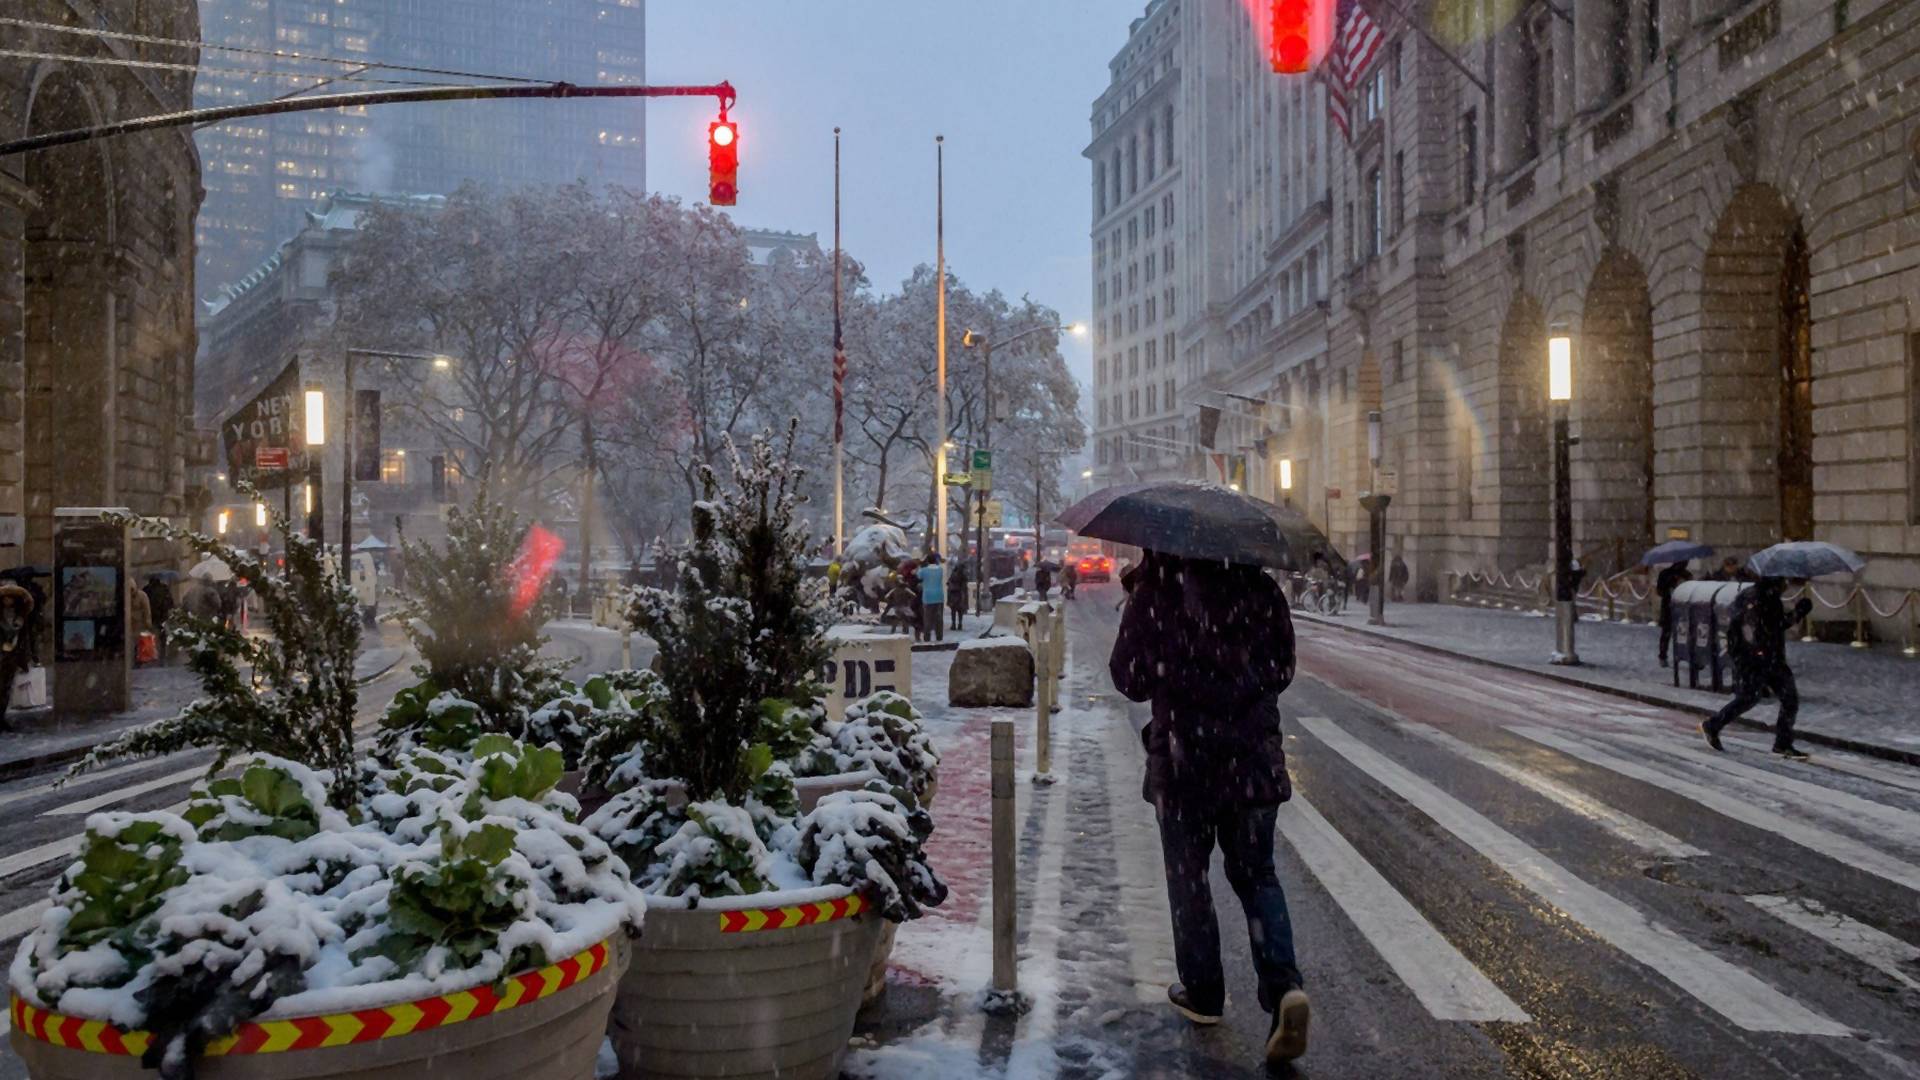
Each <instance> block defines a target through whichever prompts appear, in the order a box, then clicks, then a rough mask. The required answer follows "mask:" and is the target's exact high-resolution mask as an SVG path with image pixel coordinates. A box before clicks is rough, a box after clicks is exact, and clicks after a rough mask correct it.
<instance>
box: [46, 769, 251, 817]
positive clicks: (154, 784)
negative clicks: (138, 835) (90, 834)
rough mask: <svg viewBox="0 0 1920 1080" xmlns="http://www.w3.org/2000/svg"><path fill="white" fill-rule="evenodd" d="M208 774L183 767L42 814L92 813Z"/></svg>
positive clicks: (202, 770)
mask: <svg viewBox="0 0 1920 1080" xmlns="http://www.w3.org/2000/svg"><path fill="white" fill-rule="evenodd" d="M235 764H236V766H237V765H239V764H243V763H242V762H236V763H235ZM206 774H207V767H206V766H205V765H196V766H194V767H193V768H191V769H181V770H180V771H179V772H172V773H168V774H167V775H165V776H161V777H156V778H154V779H152V780H148V781H147V782H145V783H142V784H135V785H133V786H132V787H126V788H119V789H116V790H114V791H109V792H106V793H104V794H101V795H95V796H94V797H93V798H91V799H81V800H79V801H78V802H70V803H64V804H62V805H60V806H55V807H52V808H50V809H47V810H43V811H41V814H40V816H41V817H72V816H74V815H76V814H91V813H93V812H94V811H95V810H98V809H100V808H101V807H105V806H113V805H114V804H116V803H123V802H126V801H127V800H128V799H134V798H138V797H140V796H142V795H145V794H147V793H148V792H151V791H159V790H161V789H162V788H170V787H173V786H174V785H176V784H182V783H186V782H187V781H190V780H198V779H200V778H201V777H203V776H205V775H206Z"/></svg>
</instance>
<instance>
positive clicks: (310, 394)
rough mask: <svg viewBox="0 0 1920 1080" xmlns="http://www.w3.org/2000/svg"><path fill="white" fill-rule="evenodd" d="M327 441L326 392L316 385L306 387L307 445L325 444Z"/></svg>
mask: <svg viewBox="0 0 1920 1080" xmlns="http://www.w3.org/2000/svg"><path fill="white" fill-rule="evenodd" d="M326 443H327V392H326V391H325V390H321V389H319V388H318V387H308V388H307V445H308V446H325V445H326Z"/></svg>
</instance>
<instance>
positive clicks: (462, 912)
mask: <svg viewBox="0 0 1920 1080" xmlns="http://www.w3.org/2000/svg"><path fill="white" fill-rule="evenodd" d="M513 843H514V829H513V828H512V827H511V826H508V825H502V824H498V823H494V822H488V823H485V824H481V825H477V826H473V827H470V828H461V827H458V826H456V824H455V823H454V822H452V821H442V822H441V823H440V850H439V852H438V853H437V854H435V855H434V856H432V857H428V858H422V859H416V860H413V861H410V862H407V863H404V864H402V865H401V866H400V867H398V868H397V869H396V870H395V871H394V873H393V887H392V891H391V892H390V893H389V894H388V900H387V926H388V931H387V933H386V935H385V936H383V937H382V938H381V939H380V942H379V944H378V945H376V946H373V947H372V948H370V949H365V950H362V951H360V952H358V953H356V954H355V956H354V959H355V960H356V962H357V961H359V960H362V959H365V958H367V957H369V956H384V957H386V958H387V959H389V960H392V961H393V962H394V963H395V964H397V965H398V966H399V967H400V968H401V969H402V970H410V969H412V968H413V967H415V966H416V965H417V964H418V963H419V962H420V959H421V958H422V957H423V956H425V955H426V953H427V951H428V950H429V949H432V948H435V947H439V948H442V949H444V950H446V955H447V958H448V961H449V963H450V965H451V966H454V967H462V968H464V967H472V966H473V965H475V964H476V963H478V962H479V961H480V960H481V958H482V957H483V956H484V955H485V954H486V953H487V952H488V951H490V950H492V949H493V948H495V947H496V946H497V945H498V944H499V941H500V935H501V934H502V933H503V932H505V931H506V929H507V928H508V927H510V926H512V925H513V924H514V923H515V922H517V921H519V919H520V918H521V916H522V914H523V913H524V912H525V911H526V909H527V907H528V895H527V894H528V882H527V881H526V880H525V879H523V878H521V877H518V876H516V875H515V874H513V873H512V872H511V869H510V868H509V866H508V865H507V857H508V856H510V855H512V854H513ZM545 963H546V956H545V953H544V951H543V950H542V949H540V947H539V946H537V945H527V946H522V947H521V948H519V949H518V950H516V951H515V953H514V955H513V956H512V957H511V958H510V960H509V962H508V964H507V966H506V969H505V970H507V971H520V970H524V969H526V968H529V967H539V966H541V965H542V964H545Z"/></svg>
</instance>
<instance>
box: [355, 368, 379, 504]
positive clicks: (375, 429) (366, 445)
mask: <svg viewBox="0 0 1920 1080" xmlns="http://www.w3.org/2000/svg"><path fill="white" fill-rule="evenodd" d="M353 478H354V479H355V480H368V481H375V480H379V479H380V391H378V390H355V391H354V392H353Z"/></svg>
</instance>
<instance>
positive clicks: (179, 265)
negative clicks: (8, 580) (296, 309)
mask: <svg viewBox="0 0 1920 1080" xmlns="http://www.w3.org/2000/svg"><path fill="white" fill-rule="evenodd" d="M8 15H10V16H13V17H16V18H20V19H23V20H26V21H29V22H37V23H48V24H68V25H78V26H88V27H101V28H104V29H109V30H114V31H128V32H132V33H136V34H142V35H149V36H155V37H171V38H187V39H194V40H197V39H198V36H199V22H198V17H197V13H196V8H195V5H194V4H193V3H192V2H191V0H170V2H152V0H148V2H144V3H135V2H134V0H25V2H24V5H16V6H13V7H11V8H9V10H8ZM8 34H9V37H8V41H9V44H10V45H12V46H14V47H16V48H18V49H19V50H21V51H26V52H35V53H48V54H66V55H73V56H76V57H86V58H92V59H95V60H102V59H117V60H145V59H150V57H148V56H147V55H146V54H145V53H143V52H142V48H143V46H141V45H139V44H136V43H131V42H126V41H122V40H118V39H110V38H104V37H91V36H82V35H74V34H63V33H49V32H47V31H43V30H36V29H24V28H19V27H14V28H10V29H9V31H8ZM192 98H193V78H192V75H191V74H190V73H186V72H178V71H172V70H167V69H160V68H136V67H131V66H124V65H118V66H116V65H109V64H102V63H80V62H70V61H55V60H12V59H6V60H0V119H3V120H4V123H5V131H6V137H7V138H19V137H24V136H27V135H32V134H39V133H44V132H52V131H61V130H66V129H70V128H80V127H88V126H91V125H95V124H99V123H102V122H106V121H111V120H117V119H123V118H127V117H135V116H145V115H150V114H156V113H167V112H176V111H179V110H182V109H186V108H188V107H189V106H190V104H191V102H192ZM200 199H201V187H200V160H199V156H198V154H197V153H196V152H195V150H194V145H193V139H192V134H191V132H190V131H189V130H188V129H186V128H174V129H169V130H163V131H155V132H150V133H145V134H140V135H128V136H120V137H116V138H111V139H101V140H96V141H91V142H85V143H77V144H72V145H68V146H63V147H57V148H54V149H49V150H41V151H36V152H34V153H30V154H23V155H17V156H13V157H8V158H3V159H0V522H4V526H5V527H4V529H0V532H3V533H4V535H3V536H0V540H5V541H9V542H8V543H5V544H4V545H0V565H23V564H38V565H46V564H48V563H49V562H50V560H51V554H52V553H51V537H52V522H53V510H54V508H55V507H56V506H111V505H120V506H127V507H130V508H132V509H134V510H136V511H138V512H141V513H145V514H154V515H161V516H167V517H172V518H176V519H185V518H186V517H187V516H188V515H189V514H190V512H191V510H192V509H193V508H194V507H195V505H196V500H195V499H194V498H193V496H192V495H191V494H190V486H189V484H188V482H187V465H188V460H189V457H190V455H191V453H192V452H193V451H194V448H195V446H196V444H197V441H198V440H196V438H195V433H194V428H193V354H194V323H193V260H194V242H193V220H194V214H195V212H196V211H197V209H198V207H199V205H200ZM139 554H140V557H142V558H146V559H149V560H151V559H157V558H159V557H161V555H162V554H163V553H161V552H158V551H155V552H143V553H139Z"/></svg>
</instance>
